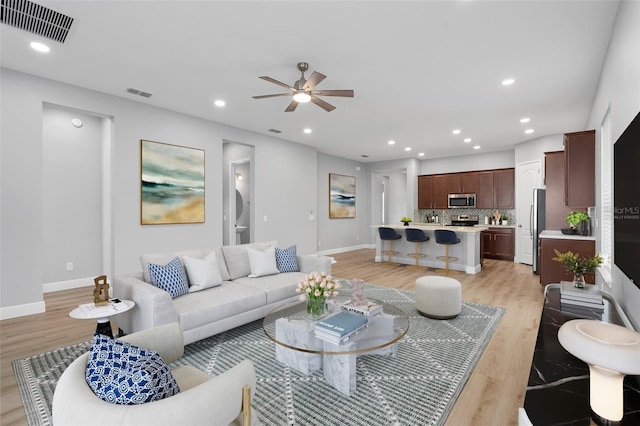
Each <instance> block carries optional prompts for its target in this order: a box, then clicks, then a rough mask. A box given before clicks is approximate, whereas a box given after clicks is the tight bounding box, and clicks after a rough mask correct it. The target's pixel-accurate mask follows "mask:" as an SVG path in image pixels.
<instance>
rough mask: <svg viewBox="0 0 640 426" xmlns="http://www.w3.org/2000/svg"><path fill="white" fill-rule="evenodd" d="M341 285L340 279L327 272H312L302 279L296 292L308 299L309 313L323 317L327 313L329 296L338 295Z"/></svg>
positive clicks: (301, 297)
mask: <svg viewBox="0 0 640 426" xmlns="http://www.w3.org/2000/svg"><path fill="white" fill-rule="evenodd" d="M340 287H341V284H340V281H338V280H336V279H335V278H333V277H332V276H331V275H329V274H327V273H326V272H312V273H310V274H308V275H305V277H304V278H302V279H301V280H300V282H299V283H298V287H297V288H296V292H297V293H301V294H300V300H302V301H304V300H306V301H307V314H309V315H310V316H311V317H312V318H322V317H323V316H325V315H326V314H327V298H329V297H335V296H337V295H338V290H339V289H340Z"/></svg>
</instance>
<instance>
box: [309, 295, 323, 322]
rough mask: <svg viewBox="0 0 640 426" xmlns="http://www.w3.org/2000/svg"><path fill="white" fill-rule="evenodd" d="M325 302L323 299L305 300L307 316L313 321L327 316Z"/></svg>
mask: <svg viewBox="0 0 640 426" xmlns="http://www.w3.org/2000/svg"><path fill="white" fill-rule="evenodd" d="M327 311H328V309H327V300H326V299H325V298H324V297H309V299H308V300H307V314H308V315H309V316H310V317H311V318H313V319H320V318H322V317H324V316H325V315H327Z"/></svg>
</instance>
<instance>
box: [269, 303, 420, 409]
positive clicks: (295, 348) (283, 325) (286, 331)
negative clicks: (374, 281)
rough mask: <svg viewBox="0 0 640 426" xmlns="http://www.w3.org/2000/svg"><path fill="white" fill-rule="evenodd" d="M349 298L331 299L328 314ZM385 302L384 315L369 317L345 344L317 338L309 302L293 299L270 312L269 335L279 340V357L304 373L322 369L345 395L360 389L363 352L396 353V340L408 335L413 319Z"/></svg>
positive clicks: (394, 354)
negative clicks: (359, 363)
mask: <svg viewBox="0 0 640 426" xmlns="http://www.w3.org/2000/svg"><path fill="white" fill-rule="evenodd" d="M348 300H349V299H348V298H344V299H340V298H338V299H331V300H330V301H329V311H330V313H329V314H328V315H331V314H332V313H333V312H337V310H339V309H340V305H341V304H343V303H346V302H347V301H348ZM370 300H372V301H373V302H376V303H379V304H381V305H382V311H383V313H382V314H379V315H375V316H372V317H368V318H369V322H368V323H367V328H366V329H365V330H364V331H361V332H359V333H358V334H356V335H355V336H353V337H352V338H351V339H349V340H347V341H346V342H344V343H340V344H334V343H330V342H327V341H324V340H322V339H318V338H316V337H315V333H314V326H315V323H316V322H317V321H318V320H313V319H311V318H310V317H309V316H308V314H307V312H306V306H307V303H306V302H299V301H296V302H292V303H289V304H286V305H283V306H280V307H278V308H276V309H274V310H273V311H271V312H269V313H268V314H267V316H266V317H265V318H264V321H263V329H264V332H265V334H266V335H267V336H268V337H269V338H270V339H271V340H273V341H274V342H275V343H276V354H275V356H276V360H278V361H280V362H282V363H283V364H285V365H287V366H288V367H290V368H293V369H295V370H298V371H300V372H301V373H303V374H307V375H309V374H312V373H313V372H314V371H316V370H319V369H320V368H322V369H323V371H324V377H325V379H326V380H327V382H328V383H329V384H331V385H332V386H333V387H334V388H335V389H337V390H339V391H340V392H342V393H344V394H345V395H348V396H349V395H352V394H353V393H354V392H355V391H356V359H357V357H358V356H360V355H386V356H392V357H395V356H396V351H397V346H396V343H397V342H398V341H399V340H400V339H402V338H403V337H404V335H405V334H407V331H408V330H409V318H407V316H406V315H405V313H404V312H402V311H401V310H400V309H399V308H397V307H396V306H394V305H392V304H390V303H386V302H382V301H380V300H374V299H370Z"/></svg>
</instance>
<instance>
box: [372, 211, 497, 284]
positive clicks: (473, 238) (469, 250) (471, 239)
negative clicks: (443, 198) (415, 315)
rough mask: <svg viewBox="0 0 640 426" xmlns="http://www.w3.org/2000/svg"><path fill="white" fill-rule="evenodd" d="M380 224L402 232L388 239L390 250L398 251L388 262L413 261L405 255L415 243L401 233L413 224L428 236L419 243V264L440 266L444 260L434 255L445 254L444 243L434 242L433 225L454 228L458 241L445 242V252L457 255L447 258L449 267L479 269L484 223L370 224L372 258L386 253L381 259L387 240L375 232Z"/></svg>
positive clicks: (461, 269)
mask: <svg viewBox="0 0 640 426" xmlns="http://www.w3.org/2000/svg"><path fill="white" fill-rule="evenodd" d="M381 226H386V227H389V228H393V229H395V231H396V232H397V233H398V234H400V235H401V236H402V238H401V239H398V240H394V241H393V242H392V245H391V250H393V251H397V252H398V253H397V254H396V255H393V256H391V261H392V262H396V263H402V264H406V265H415V262H416V261H415V259H414V258H413V257H410V256H409V254H413V253H414V252H415V245H414V243H410V242H408V241H407V239H406V237H405V235H404V230H405V229H406V228H415V229H422V230H423V231H424V232H425V234H427V236H428V237H429V241H426V242H424V243H420V245H419V250H420V253H424V254H426V255H427V256H426V257H421V258H420V259H419V265H420V266H424V267H429V268H435V269H444V267H445V262H444V260H439V259H437V257H438V256H444V255H445V246H444V245H443V244H438V243H436V237H435V234H434V231H435V230H436V229H446V230H449V231H453V232H455V233H456V235H457V236H458V238H459V239H460V244H453V245H450V246H449V256H453V257H457V258H458V260H455V261H454V260H451V261H450V262H449V269H453V270H456V271H462V272H466V273H467V274H477V273H478V272H480V269H481V265H480V255H481V253H480V233H481V232H482V231H486V230H487V229H489V227H488V226H479V225H475V226H443V225H442V224H437V223H413V224H411V225H410V226H404V225H403V224H401V223H400V224H390V225H372V226H371V227H372V228H375V229H376V258H375V260H376V262H382V261H386V260H387V256H384V259H383V256H382V255H381V253H382V251H383V250H386V249H387V242H386V241H382V240H381V239H380V235H379V234H378V232H377V229H378V228H379V227H381Z"/></svg>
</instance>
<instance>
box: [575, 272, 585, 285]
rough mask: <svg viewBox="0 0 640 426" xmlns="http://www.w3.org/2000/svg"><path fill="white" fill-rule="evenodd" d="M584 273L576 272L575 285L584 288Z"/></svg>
mask: <svg viewBox="0 0 640 426" xmlns="http://www.w3.org/2000/svg"><path fill="white" fill-rule="evenodd" d="M584 285H585V282H584V274H575V275H574V276H573V286H574V287H577V288H584Z"/></svg>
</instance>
